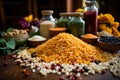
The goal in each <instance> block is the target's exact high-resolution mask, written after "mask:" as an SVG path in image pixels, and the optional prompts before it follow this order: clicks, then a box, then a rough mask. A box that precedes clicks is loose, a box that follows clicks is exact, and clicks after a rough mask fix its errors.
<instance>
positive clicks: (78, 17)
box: [68, 12, 85, 38]
mask: <svg viewBox="0 0 120 80" xmlns="http://www.w3.org/2000/svg"><path fill="white" fill-rule="evenodd" d="M68 31H69V33H71V34H73V35H74V36H76V37H78V38H80V37H81V35H83V34H85V22H84V20H83V19H82V13H79V12H73V13H71V20H70V21H69V22H68Z"/></svg>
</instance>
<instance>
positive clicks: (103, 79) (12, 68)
mask: <svg viewBox="0 0 120 80" xmlns="http://www.w3.org/2000/svg"><path fill="white" fill-rule="evenodd" d="M5 62H8V64H7V65H6V66H3V64H4V63H5ZM23 69H24V68H23V67H20V66H19V65H17V64H15V63H14V60H13V59H5V58H4V57H3V56H0V80H60V76H59V75H57V74H48V75H47V76H41V75H40V74H39V73H38V72H35V73H33V72H32V71H31V69H30V68H29V67H28V68H26V70H27V71H28V72H29V73H30V75H29V76H27V77H25V76H24V74H23V73H22V70H23ZM61 76H62V75H61ZM82 80H120V78H119V77H115V76H113V75H112V74H111V73H110V72H109V71H107V72H106V73H105V74H98V73H97V74H95V75H89V76H83V75H82Z"/></svg>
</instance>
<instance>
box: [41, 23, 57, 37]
mask: <svg viewBox="0 0 120 80" xmlns="http://www.w3.org/2000/svg"><path fill="white" fill-rule="evenodd" d="M52 27H55V22H53V21H43V22H41V23H40V35H41V36H43V37H45V38H47V39H48V38H49V28H52Z"/></svg>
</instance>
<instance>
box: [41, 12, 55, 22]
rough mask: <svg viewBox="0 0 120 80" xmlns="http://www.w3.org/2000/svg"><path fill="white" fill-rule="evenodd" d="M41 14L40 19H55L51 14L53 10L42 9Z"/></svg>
mask: <svg viewBox="0 0 120 80" xmlns="http://www.w3.org/2000/svg"><path fill="white" fill-rule="evenodd" d="M41 14H42V18H41V21H46V20H49V21H55V19H54V18H53V16H52V14H53V10H42V11H41Z"/></svg>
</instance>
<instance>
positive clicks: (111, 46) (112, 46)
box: [97, 37, 120, 53]
mask: <svg viewBox="0 0 120 80" xmlns="http://www.w3.org/2000/svg"><path fill="white" fill-rule="evenodd" d="M101 38H105V37H101ZM101 38H99V39H98V40H97V41H98V46H99V47H100V49H102V50H105V51H108V52H112V53H113V52H117V51H119V50H120V41H118V42H116V43H110V42H104V41H102V40H101Z"/></svg>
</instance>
